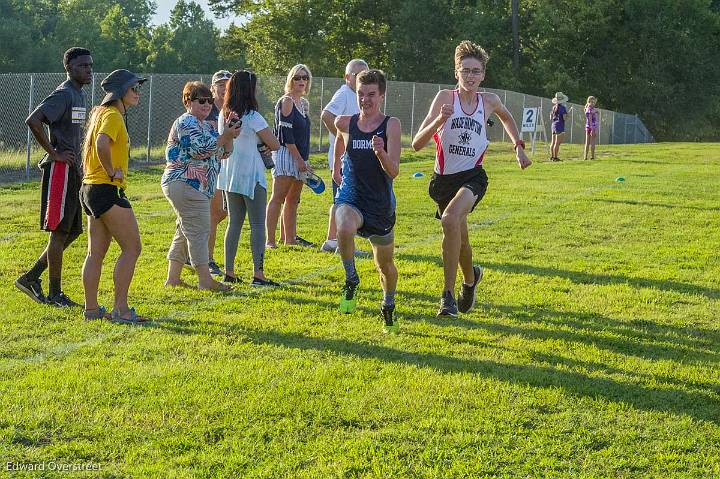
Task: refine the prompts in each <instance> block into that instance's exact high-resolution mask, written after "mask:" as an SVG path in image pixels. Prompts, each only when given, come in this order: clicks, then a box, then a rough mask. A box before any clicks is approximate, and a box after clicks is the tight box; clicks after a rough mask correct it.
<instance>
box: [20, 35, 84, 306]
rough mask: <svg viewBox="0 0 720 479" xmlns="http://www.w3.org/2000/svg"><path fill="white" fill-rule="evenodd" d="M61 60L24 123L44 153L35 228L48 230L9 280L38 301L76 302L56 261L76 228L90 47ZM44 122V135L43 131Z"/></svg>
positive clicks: (70, 52)
mask: <svg viewBox="0 0 720 479" xmlns="http://www.w3.org/2000/svg"><path fill="white" fill-rule="evenodd" d="M63 65H64V67H65V71H66V72H67V80H65V81H64V82H63V83H61V84H60V85H59V86H58V87H57V88H56V89H55V91H53V92H52V93H51V94H50V96H48V97H47V98H45V99H44V100H43V101H42V102H41V103H40V104H39V105H38V106H37V108H35V111H33V112H32V113H31V114H30V116H29V117H28V118H27V120H25V123H26V124H27V125H28V127H29V128H30V131H31V132H32V134H33V136H34V137H35V139H36V140H37V142H38V143H39V144H40V146H41V147H42V148H43V149H44V150H45V152H46V154H45V156H44V157H43V159H42V160H41V161H40V163H39V165H38V166H39V167H40V169H41V170H42V180H41V189H40V194H41V196H40V203H41V206H40V228H41V229H43V230H45V231H49V232H50V238H49V240H48V244H47V247H46V248H45V251H43V253H42V254H41V255H40V258H38V260H37V261H36V262H35V264H34V265H33V267H32V268H30V270H29V271H27V272H26V273H25V274H23V275H22V276H20V277H19V278H18V279H17V280H16V281H15V286H16V287H17V288H18V289H19V290H20V291H22V292H23V293H25V294H27V295H28V296H29V297H30V298H31V299H33V300H34V301H36V302H38V303H47V304H50V305H53V306H58V307H66V306H79V304H77V303H76V302H74V301H72V300H71V299H70V298H68V297H67V296H66V295H65V293H63V291H62V263H63V252H64V250H65V248H67V247H68V246H70V244H71V243H72V242H73V241H75V239H77V237H78V236H80V233H82V230H83V228H82V210H81V207H80V199H79V191H80V185H81V184H82V158H81V153H80V150H81V144H82V129H83V125H84V124H85V117H86V109H85V93H84V92H83V90H82V87H83V85H87V84H89V83H91V82H92V65H93V61H92V57H91V56H90V50H87V49H85V48H79V47H73V48H70V49H69V50H67V51H66V52H65V55H64V56H63ZM45 125H48V126H49V129H50V137H49V138H48V136H47V134H46V133H45ZM45 269H49V277H50V290H49V292H48V295H47V297H45V295H44V293H43V290H42V286H41V280H40V275H41V274H42V273H43V271H45Z"/></svg>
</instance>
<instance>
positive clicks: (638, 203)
mask: <svg viewBox="0 0 720 479" xmlns="http://www.w3.org/2000/svg"><path fill="white" fill-rule="evenodd" d="M592 201H596V202H600V203H615V204H622V205H631V206H653V207H656V208H667V209H673V210H674V209H679V210H694V211H709V212H717V211H720V208H702V207H700V206H687V205H671V204H667V203H650V202H647V201H633V200H610V199H601V198H593V199H592Z"/></svg>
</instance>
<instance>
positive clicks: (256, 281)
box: [250, 276, 280, 286]
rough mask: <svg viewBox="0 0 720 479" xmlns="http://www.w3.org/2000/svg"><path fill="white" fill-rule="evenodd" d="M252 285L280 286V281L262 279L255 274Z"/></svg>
mask: <svg viewBox="0 0 720 479" xmlns="http://www.w3.org/2000/svg"><path fill="white" fill-rule="evenodd" d="M250 286H280V283H276V282H275V281H273V280H271V279H267V278H265V279H260V278H256V277H254V276H253V280H252V281H251V282H250Z"/></svg>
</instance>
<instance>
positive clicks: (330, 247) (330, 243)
mask: <svg viewBox="0 0 720 479" xmlns="http://www.w3.org/2000/svg"><path fill="white" fill-rule="evenodd" d="M336 249H337V240H336V239H334V240H325V242H324V243H323V244H322V246H321V247H320V250H321V251H325V252H326V253H334V252H335V250H336Z"/></svg>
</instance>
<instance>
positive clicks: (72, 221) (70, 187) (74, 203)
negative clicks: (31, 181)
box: [39, 161, 83, 234]
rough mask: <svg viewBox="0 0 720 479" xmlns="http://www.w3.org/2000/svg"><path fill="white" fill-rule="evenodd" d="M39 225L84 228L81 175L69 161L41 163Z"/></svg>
mask: <svg viewBox="0 0 720 479" xmlns="http://www.w3.org/2000/svg"><path fill="white" fill-rule="evenodd" d="M39 166H40V170H42V179H41V180H40V229H43V230H45V231H59V232H62V233H69V234H80V233H82V231H83V218H82V211H81V210H80V198H79V196H78V195H79V192H80V185H81V183H82V179H81V178H80V177H79V176H78V174H77V171H76V170H75V168H74V167H71V166H70V165H68V164H66V163H57V162H54V161H48V162H46V163H41V164H40V165H39Z"/></svg>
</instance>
